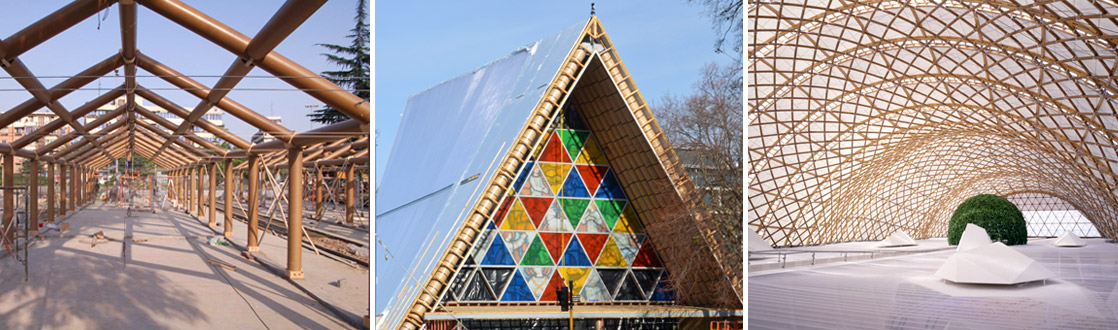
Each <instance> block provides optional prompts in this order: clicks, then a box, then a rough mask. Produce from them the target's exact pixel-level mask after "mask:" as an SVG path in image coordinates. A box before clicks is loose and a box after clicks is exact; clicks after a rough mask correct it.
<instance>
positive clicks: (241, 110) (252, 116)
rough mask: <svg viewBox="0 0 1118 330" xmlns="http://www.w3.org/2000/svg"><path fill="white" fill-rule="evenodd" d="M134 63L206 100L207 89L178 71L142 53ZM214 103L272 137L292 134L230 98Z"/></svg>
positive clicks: (184, 117) (187, 115)
mask: <svg viewBox="0 0 1118 330" xmlns="http://www.w3.org/2000/svg"><path fill="white" fill-rule="evenodd" d="M136 62H137V64H139V65H140V68H143V69H144V70H146V71H148V72H150V73H152V74H155V75H158V76H160V78H162V79H163V80H164V81H167V82H169V83H171V84H172V85H175V87H178V88H180V89H183V91H185V92H188V93H190V94H191V95H194V96H195V97H197V98H199V99H203V100H205V99H207V97H208V96H209V94H210V92H211V91H210V89H209V88H207V87H206V86H204V85H202V84H201V83H199V82H197V81H195V80H194V79H190V78H189V77H186V76H184V75H183V74H181V73H179V72H178V71H175V70H174V69H171V68H170V67H167V66H166V65H163V64H162V63H159V62H158V61H156V60H154V59H152V58H150V57H148V56H146V55H144V54H143V53H137V54H136ZM216 103H217V104H215V105H216V106H217V107H218V108H221V109H222V110H225V111H226V112H228V113H229V114H231V115H233V116H234V117H237V119H240V120H242V121H244V122H245V123H247V124H249V125H252V127H255V128H257V129H259V130H262V131H265V132H268V133H269V134H272V136H275V137H277V138H284V137H287V136H290V135H291V134H292V132H291V130H288V129H287V128H286V127H283V125H280V124H277V123H276V122H274V121H271V120H268V118H265V117H264V116H262V115H260V114H259V113H256V112H255V111H252V110H250V109H249V108H247V107H245V106H243V105H241V104H240V103H237V102H236V101H233V100H232V99H230V98H222V99H220V100H218V101H217V102H216ZM176 115H179V114H176ZM179 116H180V117H182V118H183V119H186V118H188V117H189V116H190V114H189V113H188V114H185V116H184V115H179ZM284 140H290V138H284Z"/></svg>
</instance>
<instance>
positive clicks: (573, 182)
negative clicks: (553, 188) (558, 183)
mask: <svg viewBox="0 0 1118 330" xmlns="http://www.w3.org/2000/svg"><path fill="white" fill-rule="evenodd" d="M559 197H582V198H590V192H588V191H586V185H585V184H583V183H582V176H580V175H579V174H578V171H576V170H574V169H573V168H572V169H571V173H570V174H568V175H567V181H566V182H563V189H562V190H560V191H559Z"/></svg>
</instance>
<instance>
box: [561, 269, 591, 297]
mask: <svg viewBox="0 0 1118 330" xmlns="http://www.w3.org/2000/svg"><path fill="white" fill-rule="evenodd" d="M559 274H560V275H563V283H564V284H566V282H567V281H574V287H572V288H571V292H582V284H584V283H586V275H589V274H590V267H559Z"/></svg>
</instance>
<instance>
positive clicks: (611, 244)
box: [595, 237, 629, 291]
mask: <svg viewBox="0 0 1118 330" xmlns="http://www.w3.org/2000/svg"><path fill="white" fill-rule="evenodd" d="M595 265H597V266H598V267H625V266H628V265H629V264H628V263H627V262H626V261H625V255H623V254H621V250H620V249H618V248H617V242H616V241H614V240H613V238H612V237H611V238H609V239H607V240H606V245H605V246H604V247H603V248H602V253H601V254H600V255H599V256H598V260H597V262H596V263H595ZM611 291H612V290H611Z"/></svg>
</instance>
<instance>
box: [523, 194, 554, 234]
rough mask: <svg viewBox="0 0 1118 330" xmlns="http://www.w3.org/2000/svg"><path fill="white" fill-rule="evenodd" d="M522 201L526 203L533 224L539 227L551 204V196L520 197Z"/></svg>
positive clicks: (525, 206)
mask: <svg viewBox="0 0 1118 330" xmlns="http://www.w3.org/2000/svg"><path fill="white" fill-rule="evenodd" d="M520 202H521V203H522V204H524V210H525V211H527V213H528V217H529V218H531V219H532V224H534V225H535V227H539V226H540V221H541V220H543V216H544V214H545V213H547V207H548V206H550V205H551V197H520Z"/></svg>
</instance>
